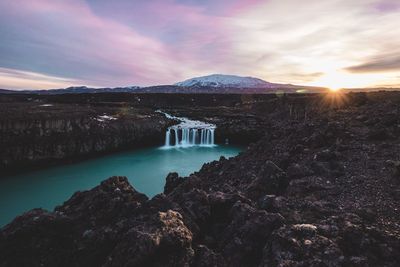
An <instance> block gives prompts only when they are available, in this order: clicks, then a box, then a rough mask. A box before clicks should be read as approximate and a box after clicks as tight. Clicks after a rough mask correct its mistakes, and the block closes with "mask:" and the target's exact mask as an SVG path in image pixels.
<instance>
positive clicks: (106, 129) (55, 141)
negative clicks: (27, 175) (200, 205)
mask: <svg viewBox="0 0 400 267" xmlns="http://www.w3.org/2000/svg"><path fill="white" fill-rule="evenodd" d="M1 110H2V112H1V113H2V116H1V118H0V147H1V150H0V170H1V169H3V170H12V169H15V168H18V169H21V168H24V167H33V166H41V165H49V164H51V163H54V162H61V161H68V160H77V159H82V158H87V157H89V156H93V155H99V154H102V153H109V152H112V151H117V150H122V149H129V148H137V147H142V146H146V145H159V144H162V142H163V137H164V132H165V129H166V128H167V127H168V126H169V125H170V124H171V123H173V121H171V120H168V119H166V118H165V117H164V116H163V115H161V114H157V113H155V112H153V111H152V110H151V109H140V110H138V109H134V108H131V107H119V108H115V107H111V108H110V107H95V108H93V107H90V106H84V105H71V104H69V105H65V104H58V103H54V104H42V103H15V102H14V103H2V106H1Z"/></svg>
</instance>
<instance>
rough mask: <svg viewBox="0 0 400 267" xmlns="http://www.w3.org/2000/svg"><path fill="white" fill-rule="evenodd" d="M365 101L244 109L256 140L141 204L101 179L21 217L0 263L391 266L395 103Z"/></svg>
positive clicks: (115, 180) (397, 249) (397, 255)
mask: <svg viewBox="0 0 400 267" xmlns="http://www.w3.org/2000/svg"><path fill="white" fill-rule="evenodd" d="M375 96H379V97H378V98H367V99H364V98H362V99H361V100H363V101H360V99H359V98H352V99H350V100H349V99H347V102H346V105H341V106H339V107H337V106H335V107H331V106H328V107H321V106H319V107H317V105H315V102H313V105H312V106H308V104H307V103H306V104H307V105H300V104H299V105H298V106H297V107H293V106H292V108H291V107H290V105H293V103H288V104H287V106H286V107H287V109H279V110H275V111H274V110H272V111H271V112H270V113H268V114H267V115H265V113H264V112H262V113H261V112H260V113H257V112H256V114H260V115H259V118H260V120H261V119H262V120H263V121H265V122H267V123H268V125H269V126H268V127H267V128H263V127H264V126H262V125H260V128H259V130H262V131H263V132H264V135H263V137H262V138H261V139H260V140H259V141H258V142H256V143H254V144H252V145H250V146H249V147H248V149H247V150H246V151H245V152H243V153H241V154H240V155H239V156H237V157H235V158H231V159H225V158H223V157H222V158H221V159H220V160H219V161H214V162H211V163H208V164H205V165H204V166H203V167H202V169H201V170H200V171H198V172H196V173H194V174H192V175H190V176H189V177H179V175H177V174H170V175H168V177H167V179H166V186H165V191H164V193H162V194H159V195H157V196H155V197H154V198H152V199H147V197H146V196H144V195H143V194H140V193H138V192H137V191H136V190H135V189H134V188H133V187H132V186H131V185H129V184H128V182H127V180H126V178H124V177H112V178H109V179H108V180H106V181H104V182H103V183H102V184H101V185H99V186H98V187H96V188H94V189H92V190H89V191H85V192H77V193H75V194H74V195H73V196H72V197H71V199H69V200H68V201H66V202H65V203H64V204H63V205H61V206H59V207H57V208H56V209H55V211H53V212H48V211H44V210H40V209H37V210H32V211H30V212H28V213H25V214H23V215H22V216H20V217H17V218H16V219H15V220H14V221H13V222H12V223H11V224H9V225H7V226H5V227H4V228H2V229H1V231H0V251H1V253H0V266H393V267H394V266H398V263H399V262H400V226H399V221H400V217H399V216H400V213H399V212H398V207H399V200H400V198H399V186H400V184H399V183H400V181H399V178H398V176H399V175H398V169H399V168H398V165H399V164H398V159H397V155H398V148H399V147H398V143H399V141H400V140H399V136H400V135H399V134H398V133H399V132H398V131H399V127H398V125H400V120H399V118H400V117H399V116H397V118H396V119H393V116H392V115H391V114H397V106H398V103H400V98H395V97H393V95H390V96H386V95H385V94H383V95H379V94H378V95H375ZM284 105H286V104H284ZM258 108H260V109H261V110H262V109H263V107H260V106H257V105H255V106H253V107H252V111H253V112H255V111H254V110H256V109H258ZM305 110H306V111H307V112H305ZM261 114H263V115H261ZM305 114H307V116H305ZM376 118H379V120H375V119H376ZM378 129H383V130H384V131H386V132H387V135H386V137H385V138H371V137H370V133H371V132H374V131H375V130H378Z"/></svg>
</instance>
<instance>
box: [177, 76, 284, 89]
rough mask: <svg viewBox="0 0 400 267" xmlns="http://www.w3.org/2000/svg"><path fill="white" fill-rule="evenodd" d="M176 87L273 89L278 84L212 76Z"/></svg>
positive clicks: (188, 81)
mask: <svg viewBox="0 0 400 267" xmlns="http://www.w3.org/2000/svg"><path fill="white" fill-rule="evenodd" d="M175 85H176V86H181V87H193V86H201V87H204V86H206V87H241V88H274V87H276V86H277V85H278V84H274V83H269V82H266V81H264V80H261V79H258V78H254V77H241V76H236V75H224V74H212V75H208V76H202V77H196V78H192V79H188V80H185V81H183V82H178V83H176V84H175Z"/></svg>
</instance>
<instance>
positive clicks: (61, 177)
mask: <svg viewBox="0 0 400 267" xmlns="http://www.w3.org/2000/svg"><path fill="white" fill-rule="evenodd" d="M240 150H241V149H240V148H239V147H234V146H222V145H219V146H215V147H198V146H196V147H189V148H171V149H160V148H148V149H141V150H135V151H129V152H122V153H116V154H112V155H109V156H104V157H101V158H96V159H92V160H87V161H83V162H79V163H74V164H68V165H62V166H56V167H51V168H47V169H43V170H38V171H32V172H28V173H23V174H19V175H15V176H10V177H6V178H3V179H0V227H1V226H3V225H5V224H7V223H9V222H10V221H11V220H12V219H13V218H14V217H15V216H17V215H20V214H22V213H23V212H25V211H28V210H30V209H32V208H39V207H41V208H44V209H48V210H52V209H53V208H54V207H55V206H57V205H59V204H62V203H63V202H64V201H66V200H67V199H68V198H70V197H71V195H72V194H73V193H74V192H76V191H78V190H80V191H82V190H86V189H90V188H92V187H94V186H97V185H98V184H99V183H100V182H101V181H102V180H104V179H106V178H108V177H110V176H114V175H118V176H127V177H128V179H129V182H130V183H131V184H132V185H133V186H134V187H135V189H136V190H138V191H140V192H142V193H145V194H146V195H147V196H149V197H152V196H154V195H155V194H158V193H160V192H162V191H163V188H164V184H165V177H166V175H167V174H168V173H169V172H174V171H175V172H178V173H179V175H180V176H187V175H189V174H190V173H193V172H195V171H197V170H199V169H200V168H201V166H202V165H203V164H204V163H206V162H210V161H213V160H217V159H219V157H220V156H225V157H231V156H235V155H237V154H238V153H239V152H240Z"/></svg>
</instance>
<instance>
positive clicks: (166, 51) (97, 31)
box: [0, 0, 400, 89]
mask: <svg viewBox="0 0 400 267" xmlns="http://www.w3.org/2000/svg"><path fill="white" fill-rule="evenodd" d="M27 25H29V27H28V26H27ZM398 25H400V1H398V0H330V1H320V0H306V1H298V0H268V1H263V0H251V1H248V0H220V1H214V0H204V1H200V0H151V1H128V0H116V1H108V0H59V1H53V0H35V1H24V0H3V1H0V34H1V35H2V42H0V88H12V89H26V88H32V89H49V88H61V87H68V86H78V85H88V86H93V87H103V86H104V87H116V86H131V85H139V86H146V85H159V84H173V83H175V82H178V81H182V80H185V79H187V78H191V77H197V76H203V75H208V74H212V73H223V74H233V75H241V76H253V77H258V78H261V79H264V80H266V81H269V82H277V83H291V84H298V85H310V86H322V87H329V88H333V89H336V88H360V87H380V86H382V87H400V47H399V46H398V44H399V43H400V35H399V34H398V30H397V28H398V27H397V26H398Z"/></svg>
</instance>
